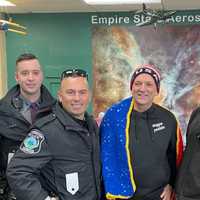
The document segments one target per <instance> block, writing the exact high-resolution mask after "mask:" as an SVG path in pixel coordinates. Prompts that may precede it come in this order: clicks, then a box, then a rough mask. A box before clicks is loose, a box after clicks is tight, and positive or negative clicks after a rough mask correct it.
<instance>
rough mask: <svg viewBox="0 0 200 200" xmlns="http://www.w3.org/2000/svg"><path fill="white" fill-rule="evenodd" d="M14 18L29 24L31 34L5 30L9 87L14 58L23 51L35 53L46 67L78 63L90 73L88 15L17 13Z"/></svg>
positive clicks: (27, 25)
mask: <svg viewBox="0 0 200 200" xmlns="http://www.w3.org/2000/svg"><path fill="white" fill-rule="evenodd" d="M13 21H15V22H17V23H19V24H21V25H24V26H26V27H27V31H28V35H27V36H22V35H18V34H16V33H11V32H7V33H6V34H7V35H6V40H7V41H6V42H7V65H8V87H9V88H10V87H11V86H13V85H14V84H15V80H14V79H13V77H14V72H15V60H16V58H17V57H18V56H19V55H20V54H21V53H24V52H32V53H34V54H36V55H37V56H38V57H39V59H40V62H41V64H42V66H44V68H46V67H49V66H50V67H51V66H56V67H61V68H63V67H64V66H66V68H67V66H78V67H80V68H84V69H86V70H89V74H90V75H91V66H92V52H91V51H92V50H91V31H90V17H89V14H85V13H61V14H16V15H14V16H13ZM90 81H91V76H90Z"/></svg>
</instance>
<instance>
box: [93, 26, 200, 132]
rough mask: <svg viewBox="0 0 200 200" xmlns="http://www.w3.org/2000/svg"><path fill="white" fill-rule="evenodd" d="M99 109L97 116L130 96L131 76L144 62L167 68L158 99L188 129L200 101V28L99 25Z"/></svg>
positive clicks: (95, 105) (95, 43)
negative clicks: (190, 118) (193, 111)
mask: <svg viewBox="0 0 200 200" xmlns="http://www.w3.org/2000/svg"><path fill="white" fill-rule="evenodd" d="M92 45H93V47H92V48H93V80H94V82H93V83H94V85H93V111H94V115H95V116H96V117H97V116H98V114H99V113H101V112H105V110H106V109H107V108H108V107H109V106H111V105H112V104H113V103H115V102H117V101H119V100H121V99H123V98H125V97H127V96H130V90H129V80H130V76H131V74H132V72H133V71H134V69H135V68H136V67H137V66H139V65H140V64H145V63H150V64H154V65H155V66H156V67H157V68H158V69H159V70H160V72H161V77H162V81H161V92H160V95H159V96H158V97H157V99H156V102H157V103H159V104H160V105H163V106H165V107H167V108H169V109H170V110H171V111H172V112H173V113H174V114H175V115H176V116H177V118H178V120H179V122H180V125H181V128H182V130H183V133H185V131H186V126H187V122H188V119H189V116H190V114H191V111H192V110H193V109H195V108H196V107H197V106H198V105H199V103H200V26H199V25H190V26H175V25H163V26H158V27H156V28H155V27H153V26H145V27H136V26H111V27H106V26H94V27H93V29H92Z"/></svg>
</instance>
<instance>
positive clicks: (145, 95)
mask: <svg viewBox="0 0 200 200" xmlns="http://www.w3.org/2000/svg"><path fill="white" fill-rule="evenodd" d="M131 92H132V95H133V98H134V100H135V104H134V106H135V107H134V109H135V110H137V111H139V112H144V111H146V110H147V109H149V108H150V107H151V105H152V103H153V100H154V97H155V96H156V95H158V92H157V88H156V84H155V81H154V79H153V78H152V77H151V76H150V75H148V74H144V73H143V74H140V75H138V76H137V77H136V78H135V80H134V82H133V85H132V90H131Z"/></svg>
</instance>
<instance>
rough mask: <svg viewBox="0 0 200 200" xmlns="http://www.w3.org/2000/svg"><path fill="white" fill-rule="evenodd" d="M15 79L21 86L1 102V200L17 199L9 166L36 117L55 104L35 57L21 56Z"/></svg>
mask: <svg viewBox="0 0 200 200" xmlns="http://www.w3.org/2000/svg"><path fill="white" fill-rule="evenodd" d="M15 79H16V81H17V83H18V84H17V85H15V86H14V87H13V88H11V89H10V90H9V91H8V93H7V94H6V95H5V97H3V98H2V99H1V100H0V200H11V199H16V198H15V197H14V195H13V194H12V193H11V192H10V189H9V187H8V184H7V180H6V176H5V174H6V168H7V163H8V162H9V161H10V159H11V157H12V156H13V154H14V153H15V151H16V149H18V147H19V145H20V143H21V142H22V141H23V139H24V138H25V137H26V135H27V132H28V130H29V128H30V127H31V126H32V123H33V122H34V120H35V119H36V117H39V116H44V115H46V114H47V110H48V108H49V107H51V106H52V105H53V103H54V102H55V100H54V99H53V97H52V96H51V94H50V93H49V92H48V90H47V89H46V88H45V87H44V86H43V85H42V81H43V73H42V69H41V66H40V64H39V61H38V59H37V57H36V56H35V55H33V54H22V55H20V56H19V57H18V59H17V61H16V73H15Z"/></svg>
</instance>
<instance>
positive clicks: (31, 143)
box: [20, 129, 44, 154]
mask: <svg viewBox="0 0 200 200" xmlns="http://www.w3.org/2000/svg"><path fill="white" fill-rule="evenodd" d="M43 141H44V135H43V134H41V133H40V132H39V130H36V129H33V130H31V132H30V133H29V134H28V135H27V137H26V138H25V139H24V141H23V143H22V144H21V146H20V149H21V150H22V151H23V152H24V153H27V154H36V153H39V152H40V149H41V144H42V142H43Z"/></svg>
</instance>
